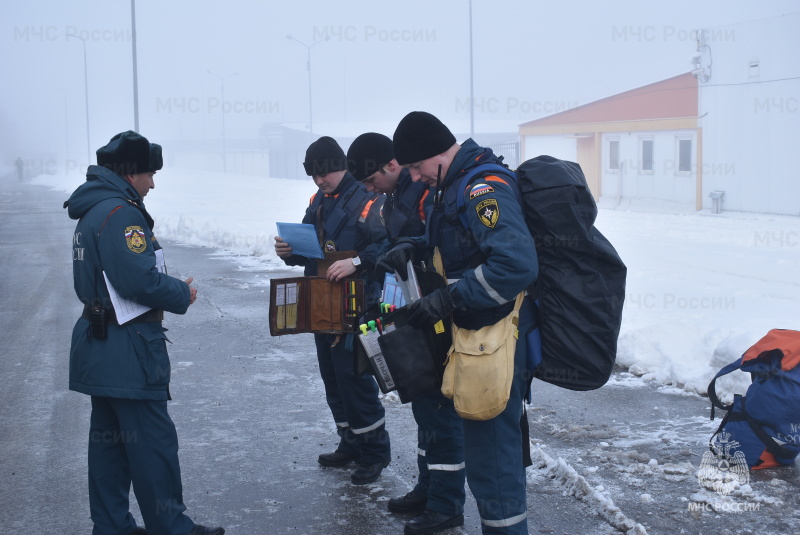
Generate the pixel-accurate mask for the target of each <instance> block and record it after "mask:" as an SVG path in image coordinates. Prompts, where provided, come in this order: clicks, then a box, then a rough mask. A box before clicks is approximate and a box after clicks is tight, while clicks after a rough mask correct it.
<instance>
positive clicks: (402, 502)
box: [387, 490, 428, 513]
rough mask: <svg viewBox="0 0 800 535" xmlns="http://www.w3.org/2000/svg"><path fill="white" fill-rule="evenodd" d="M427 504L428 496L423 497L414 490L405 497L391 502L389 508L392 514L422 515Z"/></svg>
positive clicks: (393, 499)
mask: <svg viewBox="0 0 800 535" xmlns="http://www.w3.org/2000/svg"><path fill="white" fill-rule="evenodd" d="M427 504H428V498H427V496H421V495H419V494H417V493H416V492H414V491H413V490H412V491H411V492H409V493H408V494H406V495H405V496H400V497H399V498H392V499H391V500H389V503H388V505H387V508H388V509H389V512H391V513H421V512H422V511H424V510H425V506H426V505H427Z"/></svg>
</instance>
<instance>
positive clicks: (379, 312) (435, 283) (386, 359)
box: [354, 267, 451, 403]
mask: <svg viewBox="0 0 800 535" xmlns="http://www.w3.org/2000/svg"><path fill="white" fill-rule="evenodd" d="M414 271H415V272H416V273H415V274H416V276H417V279H418V282H419V284H418V285H417V284H416V283H414V284H412V286H417V288H418V289H420V290H421V293H422V294H423V295H424V294H427V293H429V292H431V291H433V290H435V289H436V288H440V287H443V286H444V285H445V284H446V283H445V281H444V279H442V278H441V277H440V276H439V275H437V274H436V272H435V271H432V270H422V269H421V268H419V267H416V268H415V270H414ZM396 282H397V281H396V280H395V279H394V277H393V276H392V275H387V278H386V281H385V283H384V291H383V299H382V302H381V304H380V305H378V306H377V307H371V308H370V309H369V310H367V311H366V312H365V313H364V314H363V315H362V316H361V317H360V318H359V320H358V321H359V326H358V329H357V330H356V335H357V338H358V340H359V341H360V344H358V343H357V344H356V347H355V351H354V354H355V362H354V366H355V371H356V373H357V374H359V375H360V374H363V373H367V372H370V373H372V374H373V375H374V376H375V380H376V381H377V382H378V386H379V387H380V389H381V391H382V392H383V393H384V394H385V393H388V392H391V391H395V390H396V391H397V393H398V395H399V396H400V401H401V402H402V403H408V402H410V401H413V400H414V399H416V398H417V397H419V396H422V395H425V394H429V393H431V392H434V391H436V390H438V389H439V388H441V384H442V374H443V373H444V362H445V359H446V358H447V351H448V349H449V348H450V343H451V333H450V330H451V329H450V322H449V319H448V320H445V321H440V322H438V323H437V324H436V325H434V326H432V327H427V328H423V329H417V328H414V327H412V326H410V325H408V324H407V318H408V306H406V304H405V302H406V301H405V299H400V297H399V295H398V296H396V297H393V293H394V291H395V290H394V288H393V286H394V285H395V284H396ZM401 282H404V281H401ZM404 292H405V293H408V292H407V289H405V288H404ZM419 295H420V293H417V294H416V295H413V292H412V295H411V299H412V300H416V299H418V298H419ZM398 305H399V306H398Z"/></svg>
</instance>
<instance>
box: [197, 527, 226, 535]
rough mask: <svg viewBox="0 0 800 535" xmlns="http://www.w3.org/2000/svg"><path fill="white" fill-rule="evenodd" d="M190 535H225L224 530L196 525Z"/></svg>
mask: <svg viewBox="0 0 800 535" xmlns="http://www.w3.org/2000/svg"><path fill="white" fill-rule="evenodd" d="M189 535H225V530H224V529H223V528H207V527H205V526H201V525H200V524H195V525H194V527H193V528H192V531H190V532H189Z"/></svg>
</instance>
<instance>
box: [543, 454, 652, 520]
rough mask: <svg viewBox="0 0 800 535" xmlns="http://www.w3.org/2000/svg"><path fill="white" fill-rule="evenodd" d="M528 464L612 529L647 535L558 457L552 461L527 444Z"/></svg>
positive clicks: (606, 497)
mask: <svg viewBox="0 0 800 535" xmlns="http://www.w3.org/2000/svg"><path fill="white" fill-rule="evenodd" d="M531 460H532V461H533V466H532V467H531V469H532V470H535V471H537V472H538V473H539V475H541V476H544V477H547V478H548V479H552V480H554V481H555V482H556V483H557V484H559V485H560V486H562V487H564V489H565V490H564V495H565V496H574V497H575V498H577V499H578V500H580V501H582V502H584V503H586V504H588V505H589V506H591V507H592V508H593V509H595V510H596V511H597V513H598V514H599V515H600V516H601V517H602V518H603V519H605V520H606V521H607V522H608V523H609V524H610V525H611V526H612V527H614V528H616V529H618V530H620V531H622V532H623V533H626V534H627V535H647V530H646V529H645V527H644V526H642V525H641V524H639V523H637V522H634V521H633V520H631V519H630V518H628V517H627V516H625V515H624V514H623V513H622V511H621V510H620V508H619V507H617V506H616V505H614V502H613V501H612V500H611V498H609V497H608V496H606V495H605V494H603V493H602V488H594V487H592V486H591V485H590V484H589V482H588V481H586V478H584V477H583V476H581V475H579V474H578V472H576V471H575V469H574V468H573V467H572V466H570V465H569V464H568V463H567V462H566V461H565V460H564V459H562V458H561V457H559V458H558V459H553V458H552V457H550V456H549V455H548V454H546V453H545V452H544V451H543V450H542V447H541V446H539V445H536V444H531Z"/></svg>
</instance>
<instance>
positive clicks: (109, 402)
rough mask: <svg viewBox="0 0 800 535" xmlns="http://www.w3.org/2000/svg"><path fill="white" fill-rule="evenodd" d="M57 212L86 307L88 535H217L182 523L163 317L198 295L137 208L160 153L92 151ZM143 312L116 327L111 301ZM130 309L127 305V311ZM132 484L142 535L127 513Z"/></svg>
mask: <svg viewBox="0 0 800 535" xmlns="http://www.w3.org/2000/svg"><path fill="white" fill-rule="evenodd" d="M97 163H98V165H96V166H94V165H93V166H90V167H89V169H88V171H87V173H86V182H85V183H84V184H82V185H81V186H80V187H78V189H76V190H75V192H74V193H73V194H72V196H71V197H70V198H69V200H68V201H67V202H66V203H65V207H68V208H69V216H70V217H71V218H72V219H79V221H78V224H77V226H76V228H75V234H74V235H73V238H72V260H73V263H72V264H73V278H74V285H75V293H76V294H77V295H78V298H79V299H80V300H81V302H83V304H84V311H83V315H82V316H81V318H80V319H78V321H77V323H76V324H75V328H74V329H73V331H72V347H71V349H70V361H69V388H70V390H75V391H77V392H82V393H84V394H89V395H90V396H91V397H92V415H91V423H90V430H89V507H90V510H91V517H92V522H94V529H93V530H92V534H93V535H120V534H133V535H146V534H147V533H148V532H149V533H159V534H165V535H187V534H189V535H223V534H224V533H225V530H224V529H222V528H207V527H204V526H201V525H198V524H195V523H194V522H192V520H191V519H190V518H189V517H188V516H186V515H185V514H184V511H185V510H186V506H185V505H184V504H183V490H182V485H181V473H180V465H179V463H178V435H177V433H176V431H175V425H174V424H173V423H172V420H171V419H170V417H169V414H168V413H167V400H168V399H170V396H169V379H170V363H169V357H168V355H167V348H166V336H165V335H164V332H165V331H166V329H165V328H164V327H162V325H161V320H162V317H163V311H165V310H166V311H167V312H172V313H174V314H183V313H185V312H186V310H187V309H188V308H189V305H191V304H192V303H193V302H194V300H195V298H196V295H197V290H196V289H194V288H192V287H190V284H191V282H192V279H191V278H189V279H187V280H186V281H182V280H179V279H176V278H174V277H170V276H169V275H167V274H166V272H165V270H164V269H160V267H163V265H164V263H163V255H162V252H161V247H160V246H159V244H158V242H157V241H156V238H155V236H154V235H153V218H152V217H150V214H148V213H147V210H146V209H145V206H144V201H143V199H144V197H145V195H147V193H148V191H150V190H151V189H153V188H154V187H155V186H154V183H153V175H155V173H156V171H157V170H159V169H161V167H162V157H161V147H160V146H159V145H156V144H151V143H150V142H148V141H147V139H146V138H144V137H142V136H140V135H139V134H137V133H135V132H131V131H128V132H123V133H121V134H118V135H116V136H114V137H113V138H112V139H111V141H110V142H109V143H108V144H107V145H106V146H104V147H102V148H100V149H98V151H97ZM112 288H113V291H114V292H116V294H117V295H118V296H119V297H120V298H122V299H124V300H126V301H125V303H126V304H127V305H128V306H131V307H133V306H136V305H138V306H142V307H143V308H144V311H143V312H142V313H141V314H139V315H138V316H136V317H134V318H133V319H130V320H128V321H122V325H120V323H119V322H118V319H119V318H120V317H121V316H122V313H123V311H122V310H115V308H114V306H113V305H112V302H111V293H112ZM126 308H127V306H126ZM131 483H133V491H134V493H135V495H136V500H137V501H138V503H139V509H140V510H141V512H142V518H143V520H144V524H145V526H146V528H147V531H146V530H145V529H143V528H140V527H136V522H135V520H134V519H133V516H131V513H130V511H129V502H128V497H129V495H130V488H131Z"/></svg>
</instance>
